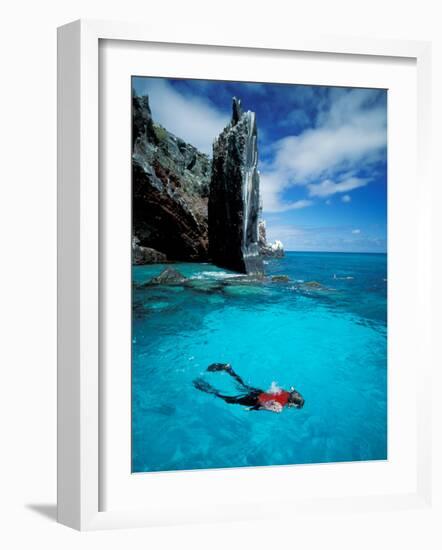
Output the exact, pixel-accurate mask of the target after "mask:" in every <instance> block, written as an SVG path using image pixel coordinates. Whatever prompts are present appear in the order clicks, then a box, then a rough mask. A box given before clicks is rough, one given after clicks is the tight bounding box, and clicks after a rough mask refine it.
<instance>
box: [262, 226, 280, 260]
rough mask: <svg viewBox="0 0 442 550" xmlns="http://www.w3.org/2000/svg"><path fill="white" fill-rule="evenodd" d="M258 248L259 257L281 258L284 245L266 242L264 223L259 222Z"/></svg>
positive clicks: (278, 242) (276, 242) (277, 242)
mask: <svg viewBox="0 0 442 550" xmlns="http://www.w3.org/2000/svg"><path fill="white" fill-rule="evenodd" d="M258 246H259V253H260V254H261V256H266V257H270V258H283V257H284V245H283V244H282V242H281V241H278V240H276V241H274V242H273V243H269V242H267V232H266V222H265V221H264V220H261V221H260V222H259V224H258Z"/></svg>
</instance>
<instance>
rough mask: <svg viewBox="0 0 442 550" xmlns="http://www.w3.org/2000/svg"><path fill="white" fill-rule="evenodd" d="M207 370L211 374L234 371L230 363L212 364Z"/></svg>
mask: <svg viewBox="0 0 442 550" xmlns="http://www.w3.org/2000/svg"><path fill="white" fill-rule="evenodd" d="M207 370H208V371H209V372H217V371H225V372H229V373H230V372H232V371H233V369H232V366H231V365H230V363H212V364H211V365H209V366H208V367H207Z"/></svg>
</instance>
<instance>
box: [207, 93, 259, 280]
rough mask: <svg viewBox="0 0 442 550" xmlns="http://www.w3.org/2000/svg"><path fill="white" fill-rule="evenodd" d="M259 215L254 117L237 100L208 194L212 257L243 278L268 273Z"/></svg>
mask: <svg viewBox="0 0 442 550" xmlns="http://www.w3.org/2000/svg"><path fill="white" fill-rule="evenodd" d="M259 213H260V195H259V172H258V147H257V128H256V118H255V113H253V112H251V111H247V112H245V113H243V112H242V109H241V102H240V101H239V100H238V99H236V98H233V109H232V120H231V122H230V124H229V125H228V126H226V128H224V130H223V131H222V132H221V134H220V135H219V137H218V138H217V139H216V140H215V142H214V144H213V160H212V177H211V180H210V191H209V209H208V216H209V217H208V224H209V256H210V258H211V260H212V261H213V263H214V264H216V265H218V266H220V267H225V268H228V269H233V270H234V271H238V272H240V273H249V274H253V275H262V274H263V261H262V258H261V256H260V254H259V246H258V218H259Z"/></svg>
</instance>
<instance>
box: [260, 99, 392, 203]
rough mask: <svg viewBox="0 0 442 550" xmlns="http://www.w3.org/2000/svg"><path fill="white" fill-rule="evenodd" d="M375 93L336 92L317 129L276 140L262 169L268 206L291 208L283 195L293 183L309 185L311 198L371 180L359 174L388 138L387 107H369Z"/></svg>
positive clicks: (263, 188)
mask: <svg viewBox="0 0 442 550" xmlns="http://www.w3.org/2000/svg"><path fill="white" fill-rule="evenodd" d="M375 93H376V92H374V91H372V90H350V91H342V90H338V91H336V92H333V91H332V93H331V103H329V104H328V106H327V107H324V108H323V110H322V111H321V112H320V113H319V114H318V116H317V120H316V126H315V127H314V128H309V129H307V130H305V131H304V132H302V133H300V134H299V135H292V136H288V137H285V138H283V139H281V140H279V141H277V142H276V143H275V144H274V145H273V147H272V149H273V151H274V152H275V155H274V159H273V161H272V163H271V164H266V165H265V166H264V168H263V177H262V181H263V183H262V191H263V199H264V200H263V206H264V210H265V211H271V212H275V211H281V210H285V209H290V208H289V207H288V205H287V204H286V203H285V202H284V201H283V199H282V195H283V193H284V191H285V190H287V189H289V188H290V187H293V186H304V187H307V189H308V192H309V196H311V197H328V196H331V195H333V194H335V193H344V192H348V191H351V190H354V189H357V188H358V187H363V186H365V185H367V184H368V183H369V179H368V178H358V177H356V176H355V174H357V172H358V171H359V170H360V169H361V168H362V167H364V168H367V167H370V165H373V164H374V163H375V162H376V161H377V160H379V158H380V154H382V153H383V150H384V148H385V147H386V143H387V131H386V109H385V108H383V107H373V106H372V107H370V102H371V101H372V100H373V98H374V94H375ZM344 174H346V175H344ZM318 181H320V183H317V182H318ZM345 200H347V199H345Z"/></svg>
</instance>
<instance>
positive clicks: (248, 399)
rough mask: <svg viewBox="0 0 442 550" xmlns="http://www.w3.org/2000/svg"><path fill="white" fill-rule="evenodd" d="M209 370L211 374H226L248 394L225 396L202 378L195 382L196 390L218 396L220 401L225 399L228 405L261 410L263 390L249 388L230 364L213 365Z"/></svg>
mask: <svg viewBox="0 0 442 550" xmlns="http://www.w3.org/2000/svg"><path fill="white" fill-rule="evenodd" d="M207 370H208V371H209V372H216V371H223V372H226V373H227V374H229V375H230V376H231V377H232V378H234V379H235V380H236V382H238V384H239V385H240V386H241V387H242V388H244V390H245V392H246V393H244V394H240V395H224V394H222V393H220V392H219V391H218V390H217V389H216V388H214V387H213V386H211V385H210V384H208V383H207V382H206V381H205V380H202V379H201V378H197V379H196V380H194V381H193V385H194V386H195V388H197V389H198V390H201V391H203V392H205V393H210V394H212V395H216V396H217V397H219V398H220V399H223V400H224V401H225V402H226V403H232V404H236V405H244V406H245V407H251V408H256V409H258V408H261V407H260V403H259V399H258V396H259V395H261V394H262V393H263V390H260V389H259V388H253V387H252V386H249V385H248V384H246V383H245V382H244V380H243V379H242V378H241V377H240V376H239V375H238V374H236V372H235V371H234V370H233V369H232V367H231V366H230V365H229V364H225V363H213V364H212V365H209V366H208V367H207Z"/></svg>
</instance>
